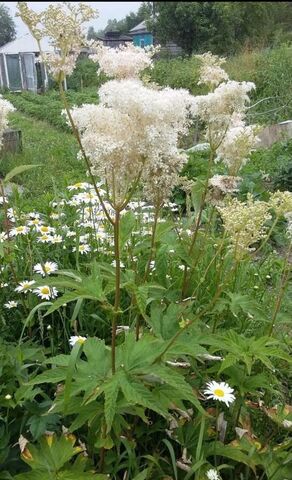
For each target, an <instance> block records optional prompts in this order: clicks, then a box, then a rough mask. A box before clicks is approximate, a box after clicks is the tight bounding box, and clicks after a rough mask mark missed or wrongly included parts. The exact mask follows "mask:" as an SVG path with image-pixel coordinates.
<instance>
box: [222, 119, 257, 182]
mask: <svg viewBox="0 0 292 480" xmlns="http://www.w3.org/2000/svg"><path fill="white" fill-rule="evenodd" d="M258 130H259V128H258V126H257V125H245V123H244V121H243V120H242V119H240V118H237V119H235V121H234V123H233V124H232V125H231V127H230V128H229V129H228V130H227V132H226V134H225V136H224V138H223V140H222V142H221V144H220V145H219V146H218V148H217V151H216V154H217V157H216V159H215V161H216V162H219V161H222V162H223V163H224V164H225V165H226V166H227V168H228V171H229V174H230V175H236V174H237V173H238V172H239V170H240V169H241V168H242V167H243V166H244V165H245V164H246V163H247V162H248V159H249V155H250V153H251V151H252V150H253V149H254V147H255V146H256V144H257V142H258V140H259V139H258V137H257V132H258Z"/></svg>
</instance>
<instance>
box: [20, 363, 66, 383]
mask: <svg viewBox="0 0 292 480" xmlns="http://www.w3.org/2000/svg"><path fill="white" fill-rule="evenodd" d="M66 374H67V368H66V367H56V368H52V369H51V370H47V371H45V372H43V373H41V374H40V375H37V376H36V377H35V378H33V379H32V380H30V381H29V382H28V384H29V385H40V384H41V383H58V382H61V381H63V380H65V378H66Z"/></svg>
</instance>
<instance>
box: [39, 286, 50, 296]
mask: <svg viewBox="0 0 292 480" xmlns="http://www.w3.org/2000/svg"><path fill="white" fill-rule="evenodd" d="M41 292H42V293H43V294H44V295H48V293H50V289H49V288H48V287H43V288H42V289H41Z"/></svg>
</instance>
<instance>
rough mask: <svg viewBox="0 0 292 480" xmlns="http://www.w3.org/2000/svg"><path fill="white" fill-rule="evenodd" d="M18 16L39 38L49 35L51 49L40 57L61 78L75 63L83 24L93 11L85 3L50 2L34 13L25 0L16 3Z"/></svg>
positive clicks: (82, 32)
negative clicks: (50, 51)
mask: <svg viewBox="0 0 292 480" xmlns="http://www.w3.org/2000/svg"><path fill="white" fill-rule="evenodd" d="M17 7H18V12H19V16H20V17H21V18H22V20H23V21H24V22H25V23H26V25H27V26H28V27H29V29H30V31H31V32H32V34H33V35H34V37H35V38H36V39H37V40H38V41H39V42H40V41H41V40H42V39H43V38H44V37H49V39H50V42H51V45H52V46H53V47H54V49H55V52H54V53H43V52H42V53H41V57H42V61H43V62H44V63H46V64H47V65H48V67H49V69H50V72H51V74H52V76H53V77H54V78H55V79H56V80H63V79H64V77H65V76H66V75H70V74H71V73H72V72H73V70H74V67H75V63H76V59H77V57H78V55H79V53H80V50H81V48H82V46H83V45H84V44H85V41H86V39H85V32H84V30H83V24H84V23H86V22H88V21H89V20H92V19H93V18H95V17H96V16H97V12H96V11H95V10H94V9H93V8H92V7H91V6H89V5H87V4H86V3H79V4H78V3H77V4H74V3H71V2H63V3H62V4H61V3H54V4H50V5H49V6H48V8H47V9H46V10H45V11H43V12H41V13H39V14H37V13H35V12H33V11H32V10H30V9H29V8H28V6H27V3H26V2H18V4H17Z"/></svg>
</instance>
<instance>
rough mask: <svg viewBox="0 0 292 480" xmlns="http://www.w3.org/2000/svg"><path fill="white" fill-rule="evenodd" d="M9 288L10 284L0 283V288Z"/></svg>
mask: <svg viewBox="0 0 292 480" xmlns="http://www.w3.org/2000/svg"><path fill="white" fill-rule="evenodd" d="M4 287H8V283H5V282H1V283H0V288H4Z"/></svg>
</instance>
